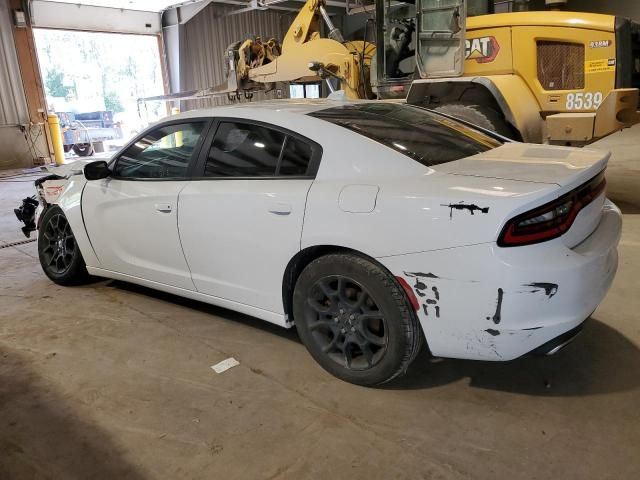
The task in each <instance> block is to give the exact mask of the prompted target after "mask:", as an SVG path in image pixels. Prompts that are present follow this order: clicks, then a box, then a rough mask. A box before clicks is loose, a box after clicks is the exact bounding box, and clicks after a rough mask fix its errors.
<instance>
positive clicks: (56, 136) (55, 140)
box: [47, 113, 64, 165]
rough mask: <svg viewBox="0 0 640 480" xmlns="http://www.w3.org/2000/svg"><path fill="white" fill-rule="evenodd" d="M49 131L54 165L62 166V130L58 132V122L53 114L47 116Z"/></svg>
mask: <svg viewBox="0 0 640 480" xmlns="http://www.w3.org/2000/svg"><path fill="white" fill-rule="evenodd" d="M47 123H48V124H49V131H50V132H51V143H52V144H53V156H54V157H55V159H56V165H63V164H64V148H63V147H62V130H60V121H59V120H58V116H57V115H56V114H55V113H50V114H49V115H48V116H47Z"/></svg>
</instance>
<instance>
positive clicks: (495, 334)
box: [485, 328, 500, 337]
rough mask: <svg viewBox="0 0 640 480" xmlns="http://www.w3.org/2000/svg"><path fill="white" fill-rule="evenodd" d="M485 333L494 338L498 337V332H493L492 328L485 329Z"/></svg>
mask: <svg viewBox="0 0 640 480" xmlns="http://www.w3.org/2000/svg"><path fill="white" fill-rule="evenodd" d="M485 332H487V333H488V334H490V335H493V336H494V337H497V336H498V335H500V330H495V329H493V328H487V329H486V330H485Z"/></svg>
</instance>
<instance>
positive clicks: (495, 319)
mask: <svg viewBox="0 0 640 480" xmlns="http://www.w3.org/2000/svg"><path fill="white" fill-rule="evenodd" d="M503 296H504V290H502V288H498V301H497V304H496V313H494V314H493V317H487V320H493V323H495V324H496V325H497V324H499V323H500V320H501V318H500V316H501V311H502V297H503Z"/></svg>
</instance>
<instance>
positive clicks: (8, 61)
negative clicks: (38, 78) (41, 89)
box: [0, 0, 29, 126]
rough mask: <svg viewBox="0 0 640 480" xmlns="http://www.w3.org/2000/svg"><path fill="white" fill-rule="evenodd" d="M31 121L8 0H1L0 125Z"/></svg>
mask: <svg viewBox="0 0 640 480" xmlns="http://www.w3.org/2000/svg"><path fill="white" fill-rule="evenodd" d="M23 123H29V115H28V112H27V101H26V99H25V97H24V90H23V87H22V78H21V76H20V68H19V66H18V59H17V58H16V48H15V44H14V41H13V27H12V21H11V16H10V14H9V7H8V5H7V0H0V126H7V125H18V124H23Z"/></svg>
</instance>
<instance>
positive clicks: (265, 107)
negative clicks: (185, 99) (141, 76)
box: [170, 98, 369, 119]
mask: <svg viewBox="0 0 640 480" xmlns="http://www.w3.org/2000/svg"><path fill="white" fill-rule="evenodd" d="M359 103H369V101H367V100H333V99H326V98H321V99H311V98H298V99H294V98H291V99H282V100H265V101H260V102H244V103H238V104H233V105H223V106H219V107H213V108H202V109H197V110H190V111H188V112H184V113H180V114H179V115H175V116H172V117H170V118H171V119H175V118H194V117H216V116H224V115H232V116H237V115H238V114H239V113H242V114H249V112H250V111H254V112H255V111H256V110H260V111H268V112H284V113H291V114H297V115H306V114H309V113H313V112H317V111H319V110H325V109H327V108H331V107H336V106H342V105H354V104H359Z"/></svg>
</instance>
